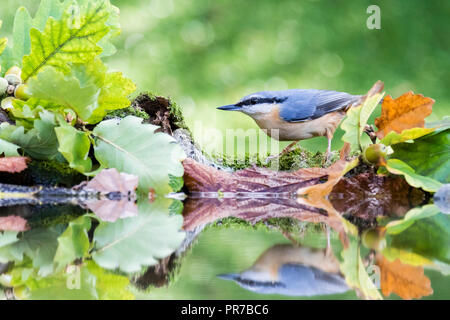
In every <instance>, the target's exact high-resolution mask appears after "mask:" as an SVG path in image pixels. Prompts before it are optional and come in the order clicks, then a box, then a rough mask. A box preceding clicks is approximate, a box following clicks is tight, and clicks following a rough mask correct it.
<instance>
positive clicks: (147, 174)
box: [94, 116, 185, 194]
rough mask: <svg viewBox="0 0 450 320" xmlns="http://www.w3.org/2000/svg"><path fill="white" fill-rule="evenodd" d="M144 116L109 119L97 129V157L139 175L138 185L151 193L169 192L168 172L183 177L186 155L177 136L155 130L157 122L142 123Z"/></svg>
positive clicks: (145, 191) (122, 169)
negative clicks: (153, 191) (151, 189)
mask: <svg viewBox="0 0 450 320" xmlns="http://www.w3.org/2000/svg"><path fill="white" fill-rule="evenodd" d="M141 122H142V119H141V118H137V117H133V116H128V117H126V118H124V119H122V120H121V121H120V122H117V120H115V119H112V120H106V121H103V122H101V123H100V124H99V125H97V126H96V127H95V129H94V136H95V137H96V143H95V147H94V150H95V157H96V158H97V160H98V161H99V162H100V164H101V165H103V167H105V168H116V169H117V170H119V171H120V172H126V173H130V174H134V175H136V176H138V177H139V189H140V191H142V192H144V193H146V194H147V193H148V192H149V190H150V188H154V189H155V191H156V192H157V193H168V192H170V191H171V188H170V186H169V174H171V175H173V176H176V177H181V176H182V175H183V166H182V165H181V162H180V161H181V160H182V159H183V158H184V157H185V155H184V152H183V150H182V149H181V147H180V146H179V145H178V144H176V143H175V139H173V138H172V137H171V136H169V135H167V134H164V133H155V132H154V131H155V130H156V129H158V127H157V126H154V125H151V124H142V123H141Z"/></svg>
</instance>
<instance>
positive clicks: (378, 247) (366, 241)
mask: <svg viewBox="0 0 450 320" xmlns="http://www.w3.org/2000/svg"><path fill="white" fill-rule="evenodd" d="M361 238H362V243H363V245H364V246H365V247H366V248H370V249H373V250H375V251H378V252H380V251H382V250H383V249H384V248H385V247H386V239H385V238H384V231H383V230H381V229H369V230H365V231H364V232H363V233H362V236H361Z"/></svg>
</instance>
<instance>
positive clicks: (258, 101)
mask: <svg viewBox="0 0 450 320" xmlns="http://www.w3.org/2000/svg"><path fill="white" fill-rule="evenodd" d="M286 99H287V98H257V97H253V98H250V99H246V100H243V101H241V102H239V103H237V104H236V105H237V106H249V105H253V104H261V103H280V102H283V101H285V100H286Z"/></svg>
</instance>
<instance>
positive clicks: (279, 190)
mask: <svg viewBox="0 0 450 320" xmlns="http://www.w3.org/2000/svg"><path fill="white" fill-rule="evenodd" d="M345 164H346V162H345V161H344V160H341V161H340V162H339V163H336V164H335V165H332V166H331V167H329V168H303V169H299V170H297V171H293V172H280V171H273V170H270V169H266V168H257V167H252V168H248V169H244V170H240V171H236V172H225V171H221V170H217V169H215V168H213V167H210V166H206V165H202V164H200V163H198V162H196V161H194V160H192V159H189V158H187V159H186V160H184V161H183V166H184V183H185V186H186V187H187V189H188V193H189V197H188V200H187V202H186V203H185V206H184V211H183V215H184V225H183V228H184V229H185V230H192V229H194V228H195V227H197V226H200V225H204V224H207V223H210V222H213V221H215V220H218V219H221V218H225V217H230V216H233V217H237V218H240V219H243V220H246V221H249V222H251V223H256V222H258V221H265V220H267V219H270V218H280V217H290V218H293V219H297V220H300V221H308V222H324V223H327V224H328V225H330V227H332V228H333V229H335V230H336V231H338V232H339V233H340V234H341V233H342V234H343V233H344V230H343V226H342V223H341V220H340V217H337V216H336V214H335V210H334V211H333V212H331V213H329V212H327V210H326V209H327V208H322V207H315V206H314V205H311V204H305V203H301V202H299V201H298V200H296V197H295V195H296V192H297V190H298V189H301V188H307V187H311V186H314V185H317V184H320V182H321V181H322V180H323V179H326V178H327V177H328V176H329V174H330V173H333V172H335V171H337V172H339V174H341V173H342V170H343V169H344V167H345ZM321 185H322V184H321ZM330 190H331V189H330ZM342 238H343V237H342Z"/></svg>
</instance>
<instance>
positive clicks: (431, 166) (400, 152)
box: [391, 128, 450, 183]
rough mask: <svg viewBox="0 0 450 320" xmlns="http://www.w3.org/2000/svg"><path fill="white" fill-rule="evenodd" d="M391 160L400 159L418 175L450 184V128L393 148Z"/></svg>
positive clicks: (438, 130) (437, 130)
mask: <svg viewBox="0 0 450 320" xmlns="http://www.w3.org/2000/svg"><path fill="white" fill-rule="evenodd" d="M392 149H393V150H394V153H393V154H392V155H391V158H395V159H399V160H402V161H403V162H405V163H406V164H408V165H409V166H410V167H412V168H413V169H414V170H415V172H416V174H420V175H422V176H427V177H429V178H432V179H435V180H437V181H440V182H442V183H450V128H447V129H445V130H440V129H436V131H435V132H433V133H430V134H428V135H426V136H423V137H421V138H419V139H416V140H414V143H399V144H395V145H393V146H392Z"/></svg>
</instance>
